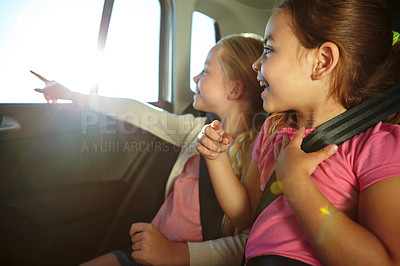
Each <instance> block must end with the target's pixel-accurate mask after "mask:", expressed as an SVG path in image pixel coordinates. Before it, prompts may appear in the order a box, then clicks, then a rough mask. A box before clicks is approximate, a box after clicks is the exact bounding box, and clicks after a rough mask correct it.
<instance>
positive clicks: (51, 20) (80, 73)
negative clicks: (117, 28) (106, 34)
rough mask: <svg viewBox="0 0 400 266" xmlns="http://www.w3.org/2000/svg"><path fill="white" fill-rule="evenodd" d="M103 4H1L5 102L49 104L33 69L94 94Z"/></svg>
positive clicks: (26, 0) (0, 75)
mask: <svg viewBox="0 0 400 266" xmlns="http://www.w3.org/2000/svg"><path fill="white" fill-rule="evenodd" d="M102 8H103V0H85V1H82V0H57V1H54V0H18V1H15V0H1V1H0V38H1V40H0V58H1V60H0V92H1V96H0V102H3V103H5V102H9V103H13V102H14V103H15V102H20V103H22V102H46V101H45V100H44V97H43V96H42V95H40V94H39V93H37V92H35V91H34V90H33V89H34V88H42V87H43V86H44V84H43V82H42V81H40V80H39V79H38V78H36V77H34V76H33V75H32V74H31V73H30V72H29V70H33V71H35V72H37V73H39V74H41V75H42V76H44V77H45V78H47V79H50V80H56V81H58V82H60V83H61V84H63V85H65V86H66V87H68V88H70V89H72V90H75V91H79V92H85V93H88V92H89V91H90V86H91V85H92V83H93V80H92V78H93V71H92V70H93V62H94V61H95V60H94V56H95V53H96V48H97V37H98V32H99V25H100V20H101V14H102Z"/></svg>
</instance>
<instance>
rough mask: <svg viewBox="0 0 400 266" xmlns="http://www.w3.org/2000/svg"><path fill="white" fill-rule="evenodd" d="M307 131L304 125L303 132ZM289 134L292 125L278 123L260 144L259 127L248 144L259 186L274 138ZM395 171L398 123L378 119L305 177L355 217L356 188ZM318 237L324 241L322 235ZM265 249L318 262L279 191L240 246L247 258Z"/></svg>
mask: <svg viewBox="0 0 400 266" xmlns="http://www.w3.org/2000/svg"><path fill="white" fill-rule="evenodd" d="M263 128H264V127H263ZM311 131H312V129H311V130H306V135H308V134H309V133H310V132H311ZM295 133H296V130H295V129H293V128H284V129H283V130H281V131H280V132H279V133H278V135H277V136H276V138H275V139H273V140H272V142H271V143H269V144H268V145H265V144H264V143H265V141H266V138H267V136H266V135H265V132H264V131H263V130H261V132H260V134H259V136H258V139H257V142H256V144H255V146H254V149H253V159H254V160H255V161H256V162H257V163H258V169H259V171H260V175H261V177H260V184H261V185H260V187H261V190H264V187H265V185H266V183H267V181H268V179H269V177H270V176H271V174H272V172H273V170H274V155H273V147H274V145H275V143H281V142H282V137H283V135H285V134H287V135H289V136H290V137H291V138H292V137H293V136H294V134H295ZM263 145H264V146H265V147H263ZM396 175H400V126H398V125H392V124H385V123H378V124H377V125H375V126H374V127H372V128H370V129H368V130H366V131H364V132H363V133H361V134H359V135H357V136H355V137H353V138H352V139H350V140H348V141H346V142H344V143H343V144H342V145H340V146H339V149H338V151H337V153H336V154H334V155H333V156H332V157H330V158H329V159H327V160H325V161H324V162H322V163H321V164H320V165H319V166H318V167H317V169H316V170H315V171H314V173H313V174H312V176H311V178H312V180H313V181H314V183H315V184H316V186H317V187H318V188H319V189H320V191H321V192H322V193H323V194H324V195H325V197H326V198H327V199H328V200H329V201H330V202H331V203H332V204H333V205H334V206H335V207H336V208H338V209H339V210H341V211H342V212H343V213H345V214H346V215H347V216H348V217H350V218H351V219H353V220H357V204H358V196H359V193H360V191H362V190H364V189H366V188H367V187H369V186H370V185H372V184H374V183H375V182H377V181H380V180H382V179H385V178H388V177H392V176H396ZM321 241H324V238H323V236H322V235H321ZM271 254H274V255H281V256H285V257H289V258H293V259H296V260H300V261H303V262H306V263H308V264H311V265H321V262H320V261H319V260H318V258H317V256H316V254H315V253H314V251H313V249H312V247H311V246H310V244H309V242H308V240H307V238H306V236H305V234H304V233H303V231H302V229H301V228H300V225H299V224H298V222H297V220H296V217H295V215H294V213H293V212H292V210H291V208H290V206H289V204H288V202H287V201H286V200H285V198H284V197H283V196H282V195H281V196H279V197H278V198H277V199H276V200H275V201H273V202H272V203H271V204H270V205H269V206H268V207H267V208H266V209H265V210H264V211H263V212H262V213H261V214H260V216H259V217H258V218H257V220H256V221H255V223H254V225H253V227H252V229H251V232H250V235H249V238H248V241H247V246H246V258H247V259H249V258H253V257H258V256H263V255H271Z"/></svg>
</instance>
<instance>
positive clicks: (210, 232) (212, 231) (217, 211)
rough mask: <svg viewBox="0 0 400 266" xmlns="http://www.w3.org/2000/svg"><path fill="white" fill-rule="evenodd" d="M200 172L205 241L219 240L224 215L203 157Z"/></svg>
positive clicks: (202, 222) (201, 218)
mask: <svg viewBox="0 0 400 266" xmlns="http://www.w3.org/2000/svg"><path fill="white" fill-rule="evenodd" d="M199 172H200V175H199V201H200V220H201V227H202V234H203V241H206V240H210V239H217V238H220V237H221V236H222V232H221V221H222V217H223V214H224V213H223V211H222V209H221V207H220V206H219V203H218V200H217V197H216V196H215V192H214V188H213V186H212V184H211V179H210V175H209V173H208V168H207V164H206V161H205V159H204V157H203V156H200V171H199Z"/></svg>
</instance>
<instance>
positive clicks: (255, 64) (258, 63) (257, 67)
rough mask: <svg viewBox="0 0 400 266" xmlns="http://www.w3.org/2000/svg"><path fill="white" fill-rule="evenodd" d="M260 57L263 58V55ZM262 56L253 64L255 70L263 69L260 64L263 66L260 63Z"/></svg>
mask: <svg viewBox="0 0 400 266" xmlns="http://www.w3.org/2000/svg"><path fill="white" fill-rule="evenodd" d="M260 58H261V57H260ZM260 58H258V59H257V60H256V61H255V62H254V63H253V65H252V66H251V67H252V68H253V70H254V71H255V72H258V71H260V70H261V67H260V66H261V64H260Z"/></svg>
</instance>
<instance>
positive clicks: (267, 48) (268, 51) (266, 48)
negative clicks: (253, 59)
mask: <svg viewBox="0 0 400 266" xmlns="http://www.w3.org/2000/svg"><path fill="white" fill-rule="evenodd" d="M271 52H272V49H271V48H270V47H264V53H265V54H269V53H271Z"/></svg>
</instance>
